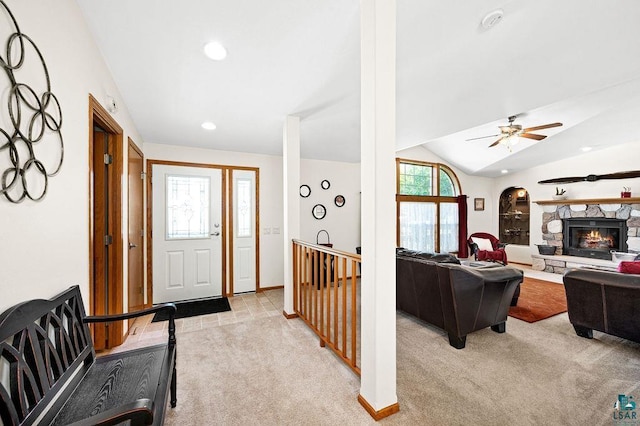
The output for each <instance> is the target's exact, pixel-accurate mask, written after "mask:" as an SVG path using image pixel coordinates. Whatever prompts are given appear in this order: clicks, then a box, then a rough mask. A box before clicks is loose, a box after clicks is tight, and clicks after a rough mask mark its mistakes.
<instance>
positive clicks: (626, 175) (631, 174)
mask: <svg viewBox="0 0 640 426" xmlns="http://www.w3.org/2000/svg"><path fill="white" fill-rule="evenodd" d="M637 177H640V170H631V171H628V172H617V173H608V174H604V175H588V176H582V177H565V178H555V179H547V180H541V181H539V182H538V183H572V182H595V181H597V180H600V179H630V178H637Z"/></svg>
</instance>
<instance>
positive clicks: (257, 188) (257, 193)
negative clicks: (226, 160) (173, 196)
mask: <svg viewBox="0 0 640 426" xmlns="http://www.w3.org/2000/svg"><path fill="white" fill-rule="evenodd" d="M234 170H243V171H250V172H255V173H256V181H255V184H256V185H255V199H256V223H255V227H256V231H255V235H256V293H260V292H261V291H262V289H261V288H260V169H259V168H257V167H236V166H229V293H230V294H231V295H233V293H234V292H233V290H234V288H233V278H234V277H233V266H234V265H233V238H234V232H233V171H234Z"/></svg>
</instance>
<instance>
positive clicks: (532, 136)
mask: <svg viewBox="0 0 640 426" xmlns="http://www.w3.org/2000/svg"><path fill="white" fill-rule="evenodd" d="M518 136H520V137H521V138H527V139H535V140H537V141H541V140H542V139H544V138H546V136H543V135H536V134H534V133H520V134H519V135H518Z"/></svg>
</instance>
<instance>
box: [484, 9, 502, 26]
mask: <svg viewBox="0 0 640 426" xmlns="http://www.w3.org/2000/svg"><path fill="white" fill-rule="evenodd" d="M503 17H504V11H503V10H502V9H498V10H494V11H493V12H489V13H487V15H486V16H485V17H484V18H482V28H484V29H486V30H488V29H489V28H493V27H495V26H496V25H498V23H500V21H502V18H503Z"/></svg>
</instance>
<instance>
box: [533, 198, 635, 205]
mask: <svg viewBox="0 0 640 426" xmlns="http://www.w3.org/2000/svg"><path fill="white" fill-rule="evenodd" d="M534 203H536V204H538V205H541V206H550V205H566V204H635V203H640V197H630V198H583V199H565V200H538V201H534Z"/></svg>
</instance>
